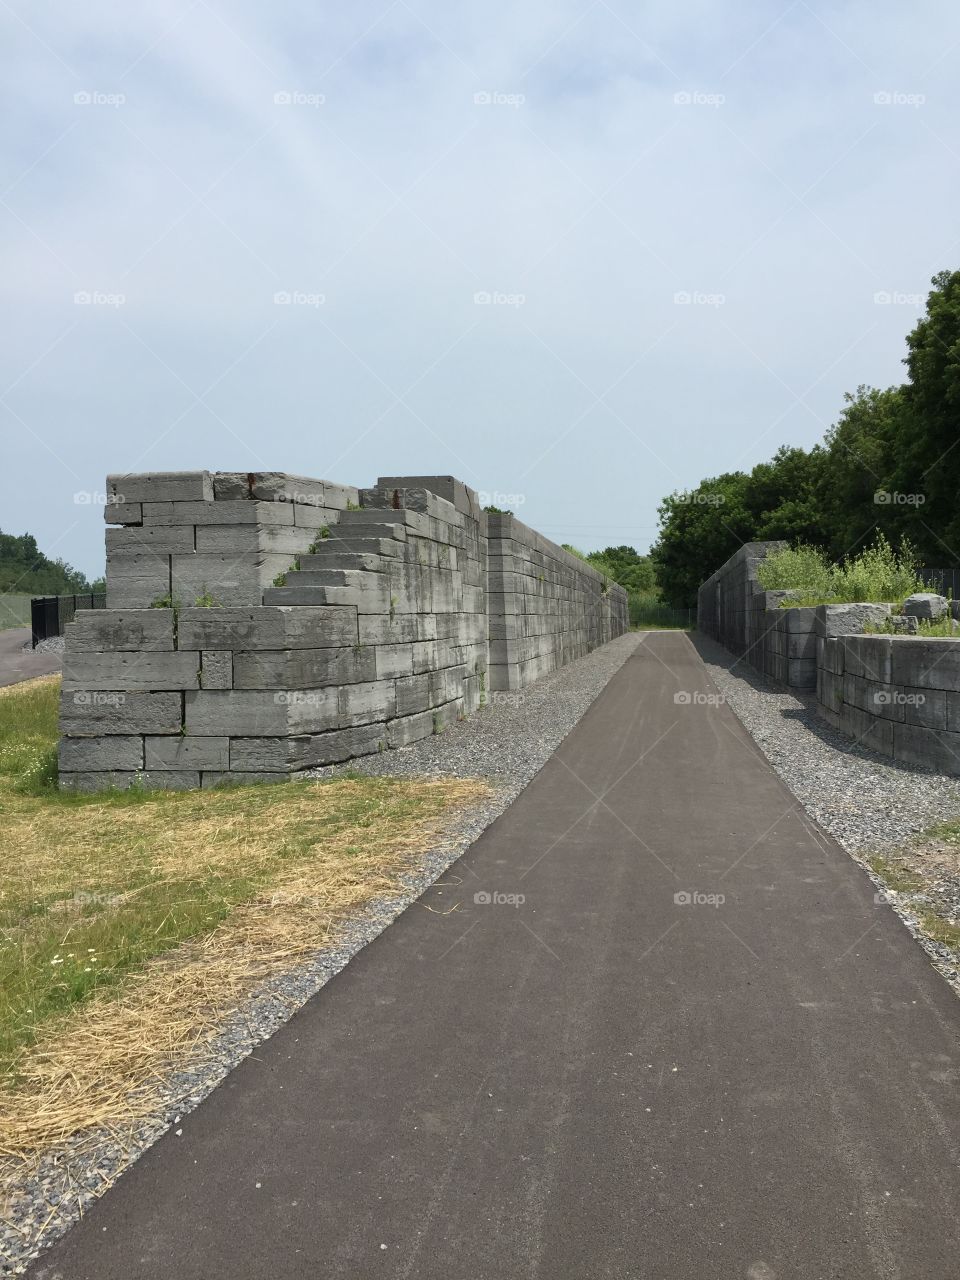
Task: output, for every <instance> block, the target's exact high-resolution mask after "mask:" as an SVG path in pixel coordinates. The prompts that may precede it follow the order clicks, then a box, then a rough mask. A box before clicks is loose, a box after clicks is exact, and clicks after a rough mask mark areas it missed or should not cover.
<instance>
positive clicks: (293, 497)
mask: <svg viewBox="0 0 960 1280" xmlns="http://www.w3.org/2000/svg"><path fill="white" fill-rule="evenodd" d="M337 487H338V486H336V485H334V486H333V488H334V489H336V488H337ZM324 489H325V485H324V482H323V481H322V480H312V479H309V478H308V477H307V476H291V475H287V473H286V472H285V471H218V472H216V473H215V475H214V477H213V494H214V496H215V497H216V499H217V501H218V502H221V501H224V502H235V501H253V500H254V499H257V498H259V499H261V500H264V501H267V502H277V503H294V502H296V503H298V504H303V505H305V506H314V507H323V506H325V505H326V503H325V502H324ZM333 505H335V504H333Z"/></svg>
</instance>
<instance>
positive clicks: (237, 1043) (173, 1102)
mask: <svg viewBox="0 0 960 1280" xmlns="http://www.w3.org/2000/svg"><path fill="white" fill-rule="evenodd" d="M642 638H643V636H642V634H640V633H637V632H632V633H628V634H627V635H624V636H621V637H620V638H619V639H617V640H613V641H611V642H610V643H609V644H606V645H604V646H603V647H602V648H600V649H596V650H594V652H593V653H591V654H588V655H587V656H586V657H584V658H579V659H577V660H576V661H574V662H571V663H569V664H568V665H567V666H565V667H562V668H561V669H560V670H558V671H555V672H553V673H552V674H550V675H549V676H545V677H543V679H541V680H539V681H537V683H536V684H535V685H533V686H531V687H530V688H528V689H525V690H523V691H522V692H519V693H515V694H496V693H495V694H492V695H489V698H488V703H487V706H486V707H485V709H484V710H483V711H482V712H480V713H478V714H477V715H475V716H473V717H471V718H470V719H468V720H464V721H462V722H460V723H458V724H456V725H453V726H451V727H450V728H448V729H447V730H445V731H444V733H442V734H439V735H436V736H434V737H431V738H428V739H426V740H424V741H422V742H418V743H413V744H411V745H410V746H408V747H403V748H400V749H399V750H397V751H391V752H389V753H385V754H384V755H378V756H375V757H374V756H371V757H367V758H365V759H362V760H356V761H353V762H351V763H350V764H349V765H347V766H339V767H338V768H335V769H333V768H331V769H322V770H316V771H314V774H313V775H311V776H318V777H330V776H336V775H337V774H342V773H347V772H351V773H366V774H381V775H384V774H388V775H390V776H393V777H423V776H424V775H433V776H452V777H485V778H487V779H488V780H489V781H490V782H491V784H492V786H493V788H494V790H493V794H492V795H491V796H490V797H489V798H488V799H487V800H485V801H483V802H482V803H481V804H479V805H472V806H470V807H469V808H468V809H465V810H463V811H462V812H460V813H459V814H457V815H455V817H453V818H452V819H450V820H449V821H448V823H447V824H446V825H445V826H444V827H443V829H442V833H441V836H440V838H439V839H438V841H437V845H436V847H435V848H434V849H433V850H432V851H431V852H430V854H428V855H427V857H426V858H425V859H424V864H423V867H422V869H421V870H420V871H419V872H418V873H417V874H415V875H411V876H409V877H407V878H406V882H405V886H404V891H403V892H402V893H401V894H399V895H397V896H395V897H392V898H389V899H380V900H377V901H375V902H373V903H370V904H368V906H367V907H366V908H365V910H364V911H363V912H362V914H360V915H358V916H357V917H356V918H355V919H354V920H353V921H352V922H351V924H350V925H349V926H348V927H347V929H346V930H345V931H344V932H343V933H342V934H341V935H340V937H339V938H338V940H337V942H336V943H335V944H333V945H332V946H328V947H326V948H324V949H323V950H322V951H319V952H318V953H317V954H316V955H315V956H314V957H312V958H311V959H310V960H309V961H308V962H306V963H304V964H301V965H299V966H298V967H297V968H296V969H295V970H293V971H291V972H290V973H288V974H283V975H280V976H279V977H275V978H274V979H272V980H271V981H270V982H269V983H267V984H265V985H264V986H263V987H262V988H260V989H259V990H258V991H257V992H256V993H255V994H254V995H253V996H252V997H251V998H250V999H249V1000H248V1001H246V1002H245V1003H244V1004H243V1005H242V1006H241V1007H240V1008H239V1009H238V1010H237V1011H236V1013H235V1014H234V1015H233V1016H231V1017H230V1018H229V1019H228V1020H227V1021H226V1022H225V1023H224V1025H223V1027H222V1028H221V1030H220V1031H219V1033H218V1034H217V1036H216V1037H215V1038H214V1039H213V1040H212V1041H211V1042H210V1043H209V1044H208V1045H207V1046H206V1047H205V1051H204V1057H203V1060H202V1061H201V1062H200V1063H194V1064H193V1065H191V1067H190V1068H189V1069H187V1070H181V1071H178V1072H176V1073H175V1074H171V1076H170V1077H169V1078H168V1079H167V1080H166V1081H165V1082H164V1085H163V1088H162V1093H161V1096H160V1099H159V1101H158V1105H157V1109H156V1112H155V1114H153V1115H152V1116H150V1117H149V1118H148V1119H147V1120H144V1121H142V1122H141V1123H139V1124H138V1125H136V1126H135V1127H133V1128H128V1129H126V1130H125V1131H123V1132H121V1133H118V1132H117V1131H116V1130H113V1131H110V1130H107V1129H104V1130H102V1131H97V1132H96V1133H92V1134H91V1133H86V1134H83V1135H79V1136H78V1137H76V1138H74V1139H72V1140H71V1141H69V1142H66V1143H63V1144H61V1145H59V1146H57V1147H55V1148H52V1149H50V1150H48V1151H45V1152H43V1153H42V1154H41V1155H40V1156H39V1157H38V1158H37V1159H36V1160H35V1161H31V1162H21V1161H16V1162H7V1163H6V1167H3V1166H2V1165H0V1200H2V1202H3V1211H2V1214H0V1276H12V1275H19V1274H21V1273H22V1272H23V1271H24V1270H25V1269H26V1267H27V1264H28V1263H29V1262H30V1261H31V1259H33V1258H35V1257H36V1256H37V1255H38V1254H39V1253H40V1252H41V1251H42V1250H43V1249H44V1248H45V1247H46V1246H47V1245H49V1244H51V1243H52V1242H53V1241H54V1240H55V1239H57V1238H58V1237H59V1236H61V1235H62V1234H63V1233H64V1231H66V1230H67V1228H68V1227H69V1226H70V1225H71V1224H72V1223H73V1222H75V1221H76V1220H77V1219H78V1218H79V1217H80V1216H81V1215H82V1214H83V1213H84V1212H85V1211H86V1210H87V1209H88V1208H89V1206H90V1205H91V1204H92V1203H93V1202H94V1201H95V1200H97V1199H98V1198H99V1197H100V1196H101V1195H102V1194H103V1193H104V1191H106V1190H107V1188H108V1187H109V1186H110V1185H111V1184H112V1183H113V1182H115V1181H116V1179H117V1178H118V1177H119V1176H120V1175H121V1174H122V1173H123V1172H124V1171H125V1170H126V1169H127V1168H128V1167H129V1166H130V1165H131V1164H133V1162H134V1161H135V1160H136V1159H138V1157H139V1156H140V1155H142V1153H143V1152H144V1151H146V1150H147V1148H148V1147H150V1146H152V1144H153V1143H154V1142H156V1141H157V1139H158V1138H159V1137H160V1136H161V1135H162V1134H163V1133H165V1132H166V1130H167V1129H169V1128H170V1127H172V1126H177V1127H178V1128H180V1127H182V1126H184V1125H186V1124H188V1123H189V1121H188V1120H187V1119H185V1117H188V1116H189V1113H190V1112H191V1111H192V1110H193V1109H194V1108H195V1107H196V1106H198V1105H199V1103H200V1102H202V1101H203V1099H204V1098H205V1097H206V1096H207V1095H208V1094H209V1093H211V1092H212V1090H213V1089H215V1088H216V1086H217V1085H218V1084H219V1083H220V1082H221V1081H222V1080H223V1079H224V1077H225V1076H226V1075H227V1074H228V1073H229V1072H230V1071H231V1070H232V1069H233V1068H234V1067H235V1066H237V1065H238V1063H240V1062H241V1061H242V1060H243V1059H244V1058H245V1057H247V1056H248V1055H249V1054H250V1053H251V1052H252V1051H253V1049H255V1048H256V1046H257V1045H258V1044H260V1043H262V1041H264V1040H265V1039H267V1038H268V1037H269V1036H271V1035H272V1034H273V1033H274V1032H275V1031H277V1030H278V1029H279V1027H280V1026H282V1025H283V1023H284V1022H286V1021H287V1020H288V1019H289V1018H290V1017H291V1016H292V1015H293V1014H294V1013H295V1012H296V1011H297V1010H298V1009H299V1008H301V1007H302V1005H304V1004H305V1003H306V1002H307V1000H309V999H310V998H311V996H313V995H315V994H316V993H317V991H319V990H320V988H321V987H322V986H323V985H324V984H325V983H326V982H328V981H329V980H330V979H331V978H332V977H334V976H335V975H336V974H337V973H339V972H340V970H341V969H343V968H344V966H345V965H346V964H347V963H348V962H349V961H350V960H351V959H352V957H353V956H355V955H356V954H357V952H358V951H360V950H361V949H362V948H363V947H365V946H366V945H367V943H369V942H372V941H373V939H374V938H376V937H377V936H378V935H379V934H380V933H382V932H383V930H384V929H385V928H386V927H387V926H388V925H389V924H390V923H391V922H392V921H393V920H395V919H396V917H397V916H398V915H400V913H401V912H402V911H404V910H405V909H406V908H407V907H408V906H409V905H410V904H411V903H412V902H414V901H415V900H416V899H417V898H418V897H420V895H421V894H422V893H423V892H424V891H425V890H426V889H427V888H429V886H430V885H431V884H433V883H434V882H435V881H436V880H437V879H438V878H439V877H440V876H441V875H442V874H443V873H444V872H445V871H446V870H447V869H448V867H449V866H450V865H451V863H453V862H455V861H456V860H457V858H459V857H460V856H461V855H462V854H463V853H464V852H465V851H466V849H467V848H468V847H469V846H470V845H471V844H472V843H473V842H474V841H475V840H476V839H477V837H478V836H479V835H480V834H481V833H482V832H483V830H484V829H485V828H486V827H487V826H489V824H490V823H491V822H493V821H494V819H496V818H497V817H499V816H500V814H501V813H503V811H504V810H505V809H506V808H507V806H508V805H509V804H510V803H511V802H512V801H513V800H514V799H515V798H516V796H517V795H518V794H519V793H520V792H521V791H522V790H523V788H524V787H525V786H526V785H527V784H528V783H529V782H530V780H531V779H532V778H533V777H534V776H535V775H536V774H537V773H538V772H539V770H540V769H541V768H542V767H543V765H544V764H545V763H546V761H547V760H548V759H549V757H550V755H551V754H552V753H553V751H554V750H555V749H556V747H557V746H558V745H559V744H560V742H561V741H562V740H563V739H564V738H565V737H566V735H567V734H568V733H569V732H570V731H571V730H572V729H573V728H574V727H575V725H576V724H577V722H578V720H580V718H581V717H582V716H583V714H584V713H585V712H586V711H587V709H588V708H589V707H590V705H591V703H593V702H594V701H595V699H596V698H597V696H598V695H599V694H600V693H601V692H602V691H603V689H604V687H605V686H606V684H607V683H608V682H609V680H610V679H611V678H612V677H613V676H614V675H615V674H616V672H617V671H618V670H619V669H620V667H621V666H622V665H623V663H624V662H626V660H627V658H629V657H630V655H631V654H632V653H633V652H634V650H635V649H636V647H637V645H638V644H639V643H640V641H641V640H642Z"/></svg>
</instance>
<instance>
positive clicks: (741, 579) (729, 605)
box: [697, 542, 817, 689]
mask: <svg viewBox="0 0 960 1280" xmlns="http://www.w3.org/2000/svg"><path fill="white" fill-rule="evenodd" d="M786 545H787V544H786V543H785V542H748V543H745V544H744V546H742V547H741V548H740V550H739V551H737V552H736V553H735V554H734V555H732V556H731V557H730V559H729V560H728V561H727V562H726V564H724V565H722V566H721V567H720V568H719V569H718V570H717V571H716V572H715V573H713V574H712V575H711V576H710V577H709V578H708V579H707V580H706V582H705V583H704V584H703V586H702V587H701V588H700V590H699V592H698V593H697V626H698V628H699V629H700V630H701V631H703V632H704V633H705V634H706V635H709V636H713V638H714V639H715V640H719V641H720V643H721V644H722V645H723V646H724V647H725V648H727V649H729V650H730V651H731V652H732V653H736V654H738V655H739V656H741V657H742V658H743V659H744V660H745V661H746V662H747V663H749V665H750V666H752V667H753V668H755V670H757V671H761V672H763V674H764V675H767V676H770V677H771V678H772V679H774V680H779V681H780V682H781V684H786V685H790V686H791V687H792V688H795V689H813V688H814V687H815V686H816V682H817V661H816V659H817V651H816V632H815V619H814V614H815V610H814V609H782V608H781V607H780V602H781V601H782V600H784V599H785V598H787V597H789V595H790V592H789V591H764V589H763V587H761V585H760V583H759V582H758V581H757V568H758V566H759V565H760V564H761V563H762V561H763V559H764V557H765V556H767V555H769V553H770V552H771V551H777V550H779V549H780V548H782V547H785V546H786Z"/></svg>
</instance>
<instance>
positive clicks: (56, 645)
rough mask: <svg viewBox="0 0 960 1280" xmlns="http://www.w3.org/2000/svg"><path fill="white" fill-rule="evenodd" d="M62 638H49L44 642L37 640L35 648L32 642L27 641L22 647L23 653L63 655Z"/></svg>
mask: <svg viewBox="0 0 960 1280" xmlns="http://www.w3.org/2000/svg"><path fill="white" fill-rule="evenodd" d="M63 644H64V641H63V636H50V637H49V638H48V639H46V640H38V641H37V644H36V648H34V645H33V642H32V641H31V640H28V641H27V642H26V644H25V645H24V646H23V651H24V653H59V654H61V655H62V654H63Z"/></svg>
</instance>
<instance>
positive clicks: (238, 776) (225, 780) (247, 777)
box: [201, 770, 290, 791]
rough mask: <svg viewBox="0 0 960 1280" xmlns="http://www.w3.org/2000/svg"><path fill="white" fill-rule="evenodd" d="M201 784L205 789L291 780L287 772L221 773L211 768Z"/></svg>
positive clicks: (251, 785)
mask: <svg viewBox="0 0 960 1280" xmlns="http://www.w3.org/2000/svg"><path fill="white" fill-rule="evenodd" d="M202 779H203V780H202V783H201V786H202V788H203V790H204V791H207V790H210V789H212V788H213V787H256V786H260V785H261V784H263V783H277V782H289V781H290V777H289V775H288V774H285V773H253V772H250V773H234V772H229V773H227V772H224V773H219V772H216V771H214V770H210V771H209V772H206V773H204V774H203V775H202Z"/></svg>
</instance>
